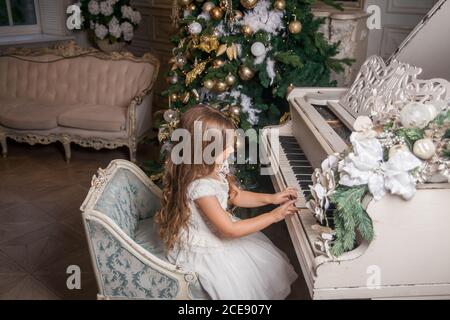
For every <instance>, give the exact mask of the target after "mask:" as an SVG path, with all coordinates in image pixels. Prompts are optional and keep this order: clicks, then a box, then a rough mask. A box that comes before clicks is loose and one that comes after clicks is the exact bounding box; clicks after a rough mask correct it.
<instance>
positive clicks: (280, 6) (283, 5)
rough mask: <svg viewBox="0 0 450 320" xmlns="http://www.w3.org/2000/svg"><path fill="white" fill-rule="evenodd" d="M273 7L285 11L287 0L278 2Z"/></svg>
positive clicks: (277, 0)
mask: <svg viewBox="0 0 450 320" xmlns="http://www.w3.org/2000/svg"><path fill="white" fill-rule="evenodd" d="M273 7H274V8H275V9H277V10H280V11H283V10H284V9H286V1H285V0H276V1H275V2H274V4H273Z"/></svg>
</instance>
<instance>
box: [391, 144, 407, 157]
mask: <svg viewBox="0 0 450 320" xmlns="http://www.w3.org/2000/svg"><path fill="white" fill-rule="evenodd" d="M399 152H410V151H409V148H408V147H407V146H405V145H404V144H398V145H395V146H393V147H392V148H390V149H389V159H392V158H393V157H394V156H395V155H396V154H397V153H399Z"/></svg>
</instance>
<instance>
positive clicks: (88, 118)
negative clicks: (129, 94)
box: [58, 106, 127, 131]
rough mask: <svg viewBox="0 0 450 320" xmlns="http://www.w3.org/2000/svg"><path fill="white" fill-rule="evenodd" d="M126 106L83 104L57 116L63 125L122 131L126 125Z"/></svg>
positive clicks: (59, 122)
mask: <svg viewBox="0 0 450 320" xmlns="http://www.w3.org/2000/svg"><path fill="white" fill-rule="evenodd" d="M126 111H127V109H126V108H123V107H110V106H84V107H79V108H72V109H70V110H68V111H66V112H64V113H62V114H60V115H59V117H58V124H59V125H60V126H64V127H71V128H78V129H86V130H97V131H123V130H125V127H126V118H127V115H126Z"/></svg>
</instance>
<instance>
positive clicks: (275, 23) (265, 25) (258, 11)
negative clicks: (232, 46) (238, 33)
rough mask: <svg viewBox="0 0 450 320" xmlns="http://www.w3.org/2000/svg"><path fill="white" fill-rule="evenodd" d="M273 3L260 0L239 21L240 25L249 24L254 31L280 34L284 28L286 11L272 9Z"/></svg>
mask: <svg viewBox="0 0 450 320" xmlns="http://www.w3.org/2000/svg"><path fill="white" fill-rule="evenodd" d="M271 5H272V3H271V2H270V1H268V0H260V1H259V2H258V4H257V5H256V7H255V8H254V9H253V10H249V11H247V12H246V13H245V15H244V17H243V18H242V19H241V20H240V21H238V24H239V25H248V26H250V27H251V28H252V30H253V31H254V32H258V31H260V30H263V31H266V32H267V33H271V34H273V35H278V34H279V31H281V30H283V29H284V28H285V26H284V25H283V15H284V12H282V11H277V10H271V9H270V7H271Z"/></svg>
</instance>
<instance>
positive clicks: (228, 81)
mask: <svg viewBox="0 0 450 320" xmlns="http://www.w3.org/2000/svg"><path fill="white" fill-rule="evenodd" d="M236 81H237V79H236V77H235V76H234V75H233V74H231V73H229V74H228V75H227V76H226V77H225V83H226V84H227V85H229V86H230V87H232V86H234V85H235V84H236Z"/></svg>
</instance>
